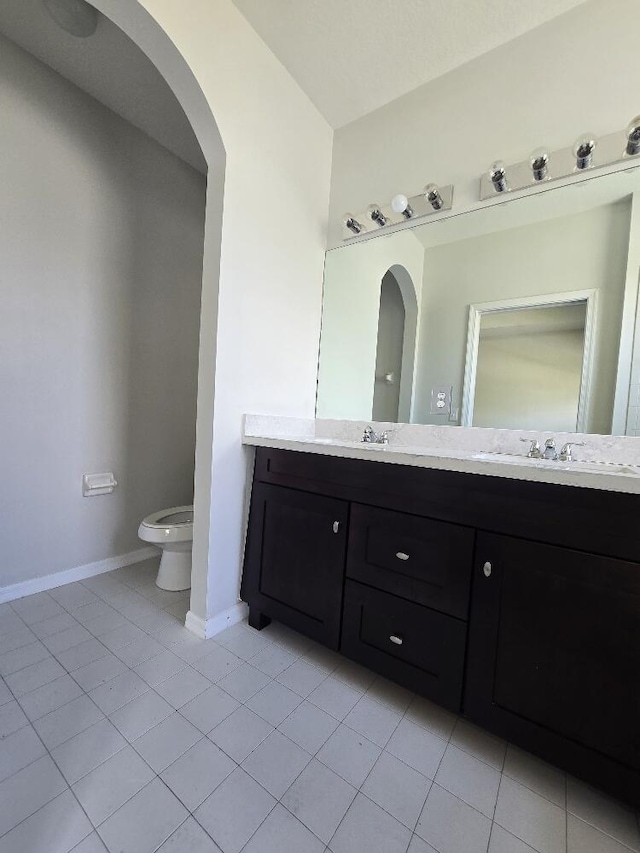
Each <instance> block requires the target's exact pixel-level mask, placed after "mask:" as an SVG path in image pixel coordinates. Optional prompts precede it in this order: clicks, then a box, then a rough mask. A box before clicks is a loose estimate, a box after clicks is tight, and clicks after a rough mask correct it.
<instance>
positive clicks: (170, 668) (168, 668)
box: [134, 649, 186, 687]
mask: <svg viewBox="0 0 640 853" xmlns="http://www.w3.org/2000/svg"><path fill="white" fill-rule="evenodd" d="M185 667H186V663H185V662H184V661H183V660H182V658H179V657H178V656H177V655H174V654H173V652H170V651H167V650H166V649H165V650H164V651H162V652H161V653H160V654H159V655H156V656H155V657H153V658H149V660H146V661H144V663H140V664H138V666H136V667H135V668H134V672H136V673H137V674H138V675H139V676H140V678H141V679H142V680H143V681H146V682H147V684H149V685H150V686H151V687H155V686H156V685H158V684H160V683H161V682H163V681H166V680H167V678H171V676H172V675H175V674H176V673H177V672H180V670H181V669H184V668H185Z"/></svg>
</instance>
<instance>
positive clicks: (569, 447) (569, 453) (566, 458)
mask: <svg viewBox="0 0 640 853" xmlns="http://www.w3.org/2000/svg"><path fill="white" fill-rule="evenodd" d="M574 447H584V441H568V442H567V443H566V444H563V445H562V449H561V450H560V453H559V455H558V459H559V460H560V462H575V460H574V458H573V448H574Z"/></svg>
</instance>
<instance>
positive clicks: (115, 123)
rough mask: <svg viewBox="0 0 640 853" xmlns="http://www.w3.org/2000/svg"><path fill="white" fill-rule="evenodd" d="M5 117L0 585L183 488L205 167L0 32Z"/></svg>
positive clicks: (75, 553)
mask: <svg viewBox="0 0 640 853" xmlns="http://www.w3.org/2000/svg"><path fill="white" fill-rule="evenodd" d="M0 114H1V115H2V122H1V123H0V150H1V151H2V160H1V162H0V181H1V183H2V188H3V189H2V195H1V197H0V258H1V259H2V260H1V261H0V291H1V293H2V310H1V311H0V391H1V394H2V419H1V420H0V452H1V453H2V461H1V464H0V470H1V472H2V480H1V485H0V537H1V539H2V545H3V547H2V557H1V563H0V586H5V585H9V584H11V583H16V582H19V581H24V580H28V579H29V578H34V577H39V576H42V575H46V574H49V573H52V572H56V571H60V570H64V569H69V568H72V567H74V566H78V565H84V564H87V563H91V562H94V561H96V560H102V559H105V558H107V557H110V556H115V555H118V554H122V553H126V552H128V551H131V550H134V549H136V548H137V547H139V546H140V545H141V543H140V542H139V541H138V539H137V535H136V533H137V527H138V524H139V521H140V519H141V518H142V517H143V516H144V515H146V514H147V513H149V512H152V511H154V510H156V509H162V508H164V507H168V506H171V505H174V504H180V503H188V502H190V501H191V498H192V489H193V455H194V434H195V410H196V379H197V352H198V328H199V305H200V285H201V266H202V245H203V228H204V199H205V180H204V178H203V177H202V175H200V174H199V173H197V172H196V171H195V170H193V169H192V168H191V167H190V166H187V165H186V164H184V163H183V162H181V161H180V160H178V159H177V158H176V157H175V156H174V155H172V154H170V153H169V152H168V151H166V150H165V149H164V148H162V147H161V146H159V145H158V144H156V143H155V142H153V141H152V140H151V139H149V138H148V137H146V136H145V135H144V134H142V133H141V132H140V131H138V130H136V129H135V128H133V127H132V126H131V125H129V124H127V123H126V122H124V121H123V120H122V119H120V118H118V117H117V116H116V115H115V114H113V113H112V112H110V111H109V110H107V109H106V108H105V107H103V106H102V105H101V104H99V103H98V102H96V101H94V100H93V99H92V98H90V97H89V96H87V95H85V94H84V93H82V92H81V91H80V90H78V89H76V88H75V87H74V86H72V85H70V84H69V83H67V82H66V81H65V80H63V79H62V78H61V77H59V76H58V75H56V74H55V73H53V72H52V71H50V70H49V69H48V68H47V67H46V66H44V65H42V64H40V63H39V62H38V61H37V60H35V59H34V58H33V57H31V56H29V55H28V54H26V53H24V52H23V51H21V50H20V49H19V48H17V47H16V46H15V45H13V44H12V43H11V42H8V41H6V40H5V39H3V38H0ZM103 470H105V471H106V470H109V471H114V473H115V475H116V478H117V479H118V481H119V486H118V488H117V489H116V491H115V492H114V494H113V495H110V496H104V497H97V498H83V497H82V493H81V478H82V474H83V472H91V471H103Z"/></svg>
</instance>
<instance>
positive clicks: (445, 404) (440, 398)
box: [431, 385, 453, 415]
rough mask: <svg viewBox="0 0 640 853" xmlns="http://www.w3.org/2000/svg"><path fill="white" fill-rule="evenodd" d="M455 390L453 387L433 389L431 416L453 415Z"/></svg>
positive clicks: (443, 386)
mask: <svg viewBox="0 0 640 853" xmlns="http://www.w3.org/2000/svg"><path fill="white" fill-rule="evenodd" d="M452 392H453V388H452V386H451V385H436V386H435V387H434V388H432V389H431V414H432V415H449V414H451V395H452Z"/></svg>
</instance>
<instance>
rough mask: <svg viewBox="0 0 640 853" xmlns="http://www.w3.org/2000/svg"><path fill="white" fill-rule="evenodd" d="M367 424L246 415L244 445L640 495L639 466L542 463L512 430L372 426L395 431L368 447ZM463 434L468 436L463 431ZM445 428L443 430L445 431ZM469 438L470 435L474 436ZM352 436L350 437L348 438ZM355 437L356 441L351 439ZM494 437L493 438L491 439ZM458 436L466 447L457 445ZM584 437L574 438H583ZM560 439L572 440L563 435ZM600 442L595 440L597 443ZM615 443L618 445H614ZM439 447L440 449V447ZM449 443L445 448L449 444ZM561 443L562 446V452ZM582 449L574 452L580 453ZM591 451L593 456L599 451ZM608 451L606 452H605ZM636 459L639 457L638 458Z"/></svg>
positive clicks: (609, 442)
mask: <svg viewBox="0 0 640 853" xmlns="http://www.w3.org/2000/svg"><path fill="white" fill-rule="evenodd" d="M364 426H365V424H363V423H361V422H359V421H357V422H356V421H314V420H311V419H310V420H304V419H299V418H281V417H269V416H262V415H260V416H256V415H246V416H245V424H244V432H243V439H242V440H243V443H244V444H246V445H251V446H256V447H271V448H274V449H278V450H293V451H299V452H305V453H317V454H320V455H324V456H337V457H342V458H346V459H364V460H367V461H374V462H381V463H387V464H395V465H412V466H414V467H419V468H431V469H434V470H439V471H457V472H459V473H463V474H479V475H481V476H491V477H506V478H509V479H514V480H529V481H533V482H539V483H552V484H558V485H565V486H577V487H580V488H587V489H600V490H605V491H614V492H626V493H629V494H640V465H638V464H627V463H625V462H621V461H619V458H618V459H615V460H612V459H611V458H609V459H605V460H603V461H601V460H600V459H596V460H593V461H584V460H582V461H575V462H559V461H555V462H554V461H548V460H543V459H529V458H527V456H526V444H520V438H521V437H523V436H526V437H527V439H529V438H530V434H529V433H526V434H525V433H517V434H516V435H515V436H514V435H510V436H508V438H509V439H510V441H508V442H505V441H504V439H505V435H504V434H506V433H513V431H511V430H475V429H464V428H454V427H444V428H443V427H427V426H423V427H421V426H419V425H414V424H411V425H386V424H379V425H376V424H374V425H373V426H374V429H376V426H378V427H379V428H384V427H387V426H389V427H390V428H391V429H392V430H393V431H394V432H393V434H392V435H391V438H390V443H389V444H386V445H385V444H365V443H363V442H362V441H360V440H359V439H356V436H360V435H362V430H363V428H364ZM462 429H463V431H464V433H465V435H462V434H461V433H460V430H462ZM443 430H444V432H443ZM421 433H422V436H421V437H422V440H423V441H424V444H423V443H422V441H420V443H413V444H411V443H407V440H408V439H413V440H414V441H415V439H416V438H418V437H420V434H421ZM486 433H491V434H500V435H498V436H497V438H498V439H502V443H503V444H504V443H506V444H510V445H511V447H513V439H514V437H515V439H516V440H517V442H518V445H517V452H516V451H515V450H514V451H513V452H512V451H511V449H510V448H507V451H506V452H503V451H501V450H498V449H497V447H499V446H500V442H499V441H498V442H496V440H492V441H490V442H484V443H485V445H486V449H485V448H483V447H482V446H475V447H474V445H478V444H479V445H482V443H483V442H482V441H481V440H482V439H483V438H487V436H486V435H482V434H486ZM470 434H471V435H470ZM346 436H348V437H346ZM351 436H353V438H352V437H351ZM491 437H492V438H493V439H495V438H496V436H495V435H492V436H491ZM456 438H458V439H461V440H460V441H459V443H460V444H464V445H466V446H465V447H455V446H454V443H455V441H456ZM582 438H583V436H580V437H578V436H575V440H576V441H579V440H582ZM590 438H593V439H601V440H602V439H604V440H605V441H604V442H601V443H604V444H605V447H604V448H601V450H602V454H603V455H608V456H609V457H611V456H617V457H619V456H620V453H619V448H618V447H617V444H618V443H619V442H621V441H630V442H632V443H633V444H632V445H630V446H629V448H628V449H629V456H630V457H631V458H632V459H633V458H634V457H636V454H637V448H636V446H635V445H636V442H637V440H636V439H626V438H624V437H623V438H615V439H612V437H611V436H606V437H605V436H593V437H590ZM560 440H561V441H565V440H571V437H569V438H568V439H566V438H565V436H564V435H563V436H562V437H560ZM595 443H596V442H594V444H595ZM614 444H615V445H616V446H615V447H614V446H613V445H614ZM438 445H439V446H438ZM445 445H446V446H445ZM559 447H560V443H558V448H559ZM581 449H582V448H576V453H577V452H578V451H579V450H581ZM595 449H596V448H595V447H593V449H592V452H594V451H595ZM607 449H608V450H609V451H610V452H609V453H608V454H606V453H605V451H606V450H607ZM634 461H635V459H634Z"/></svg>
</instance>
